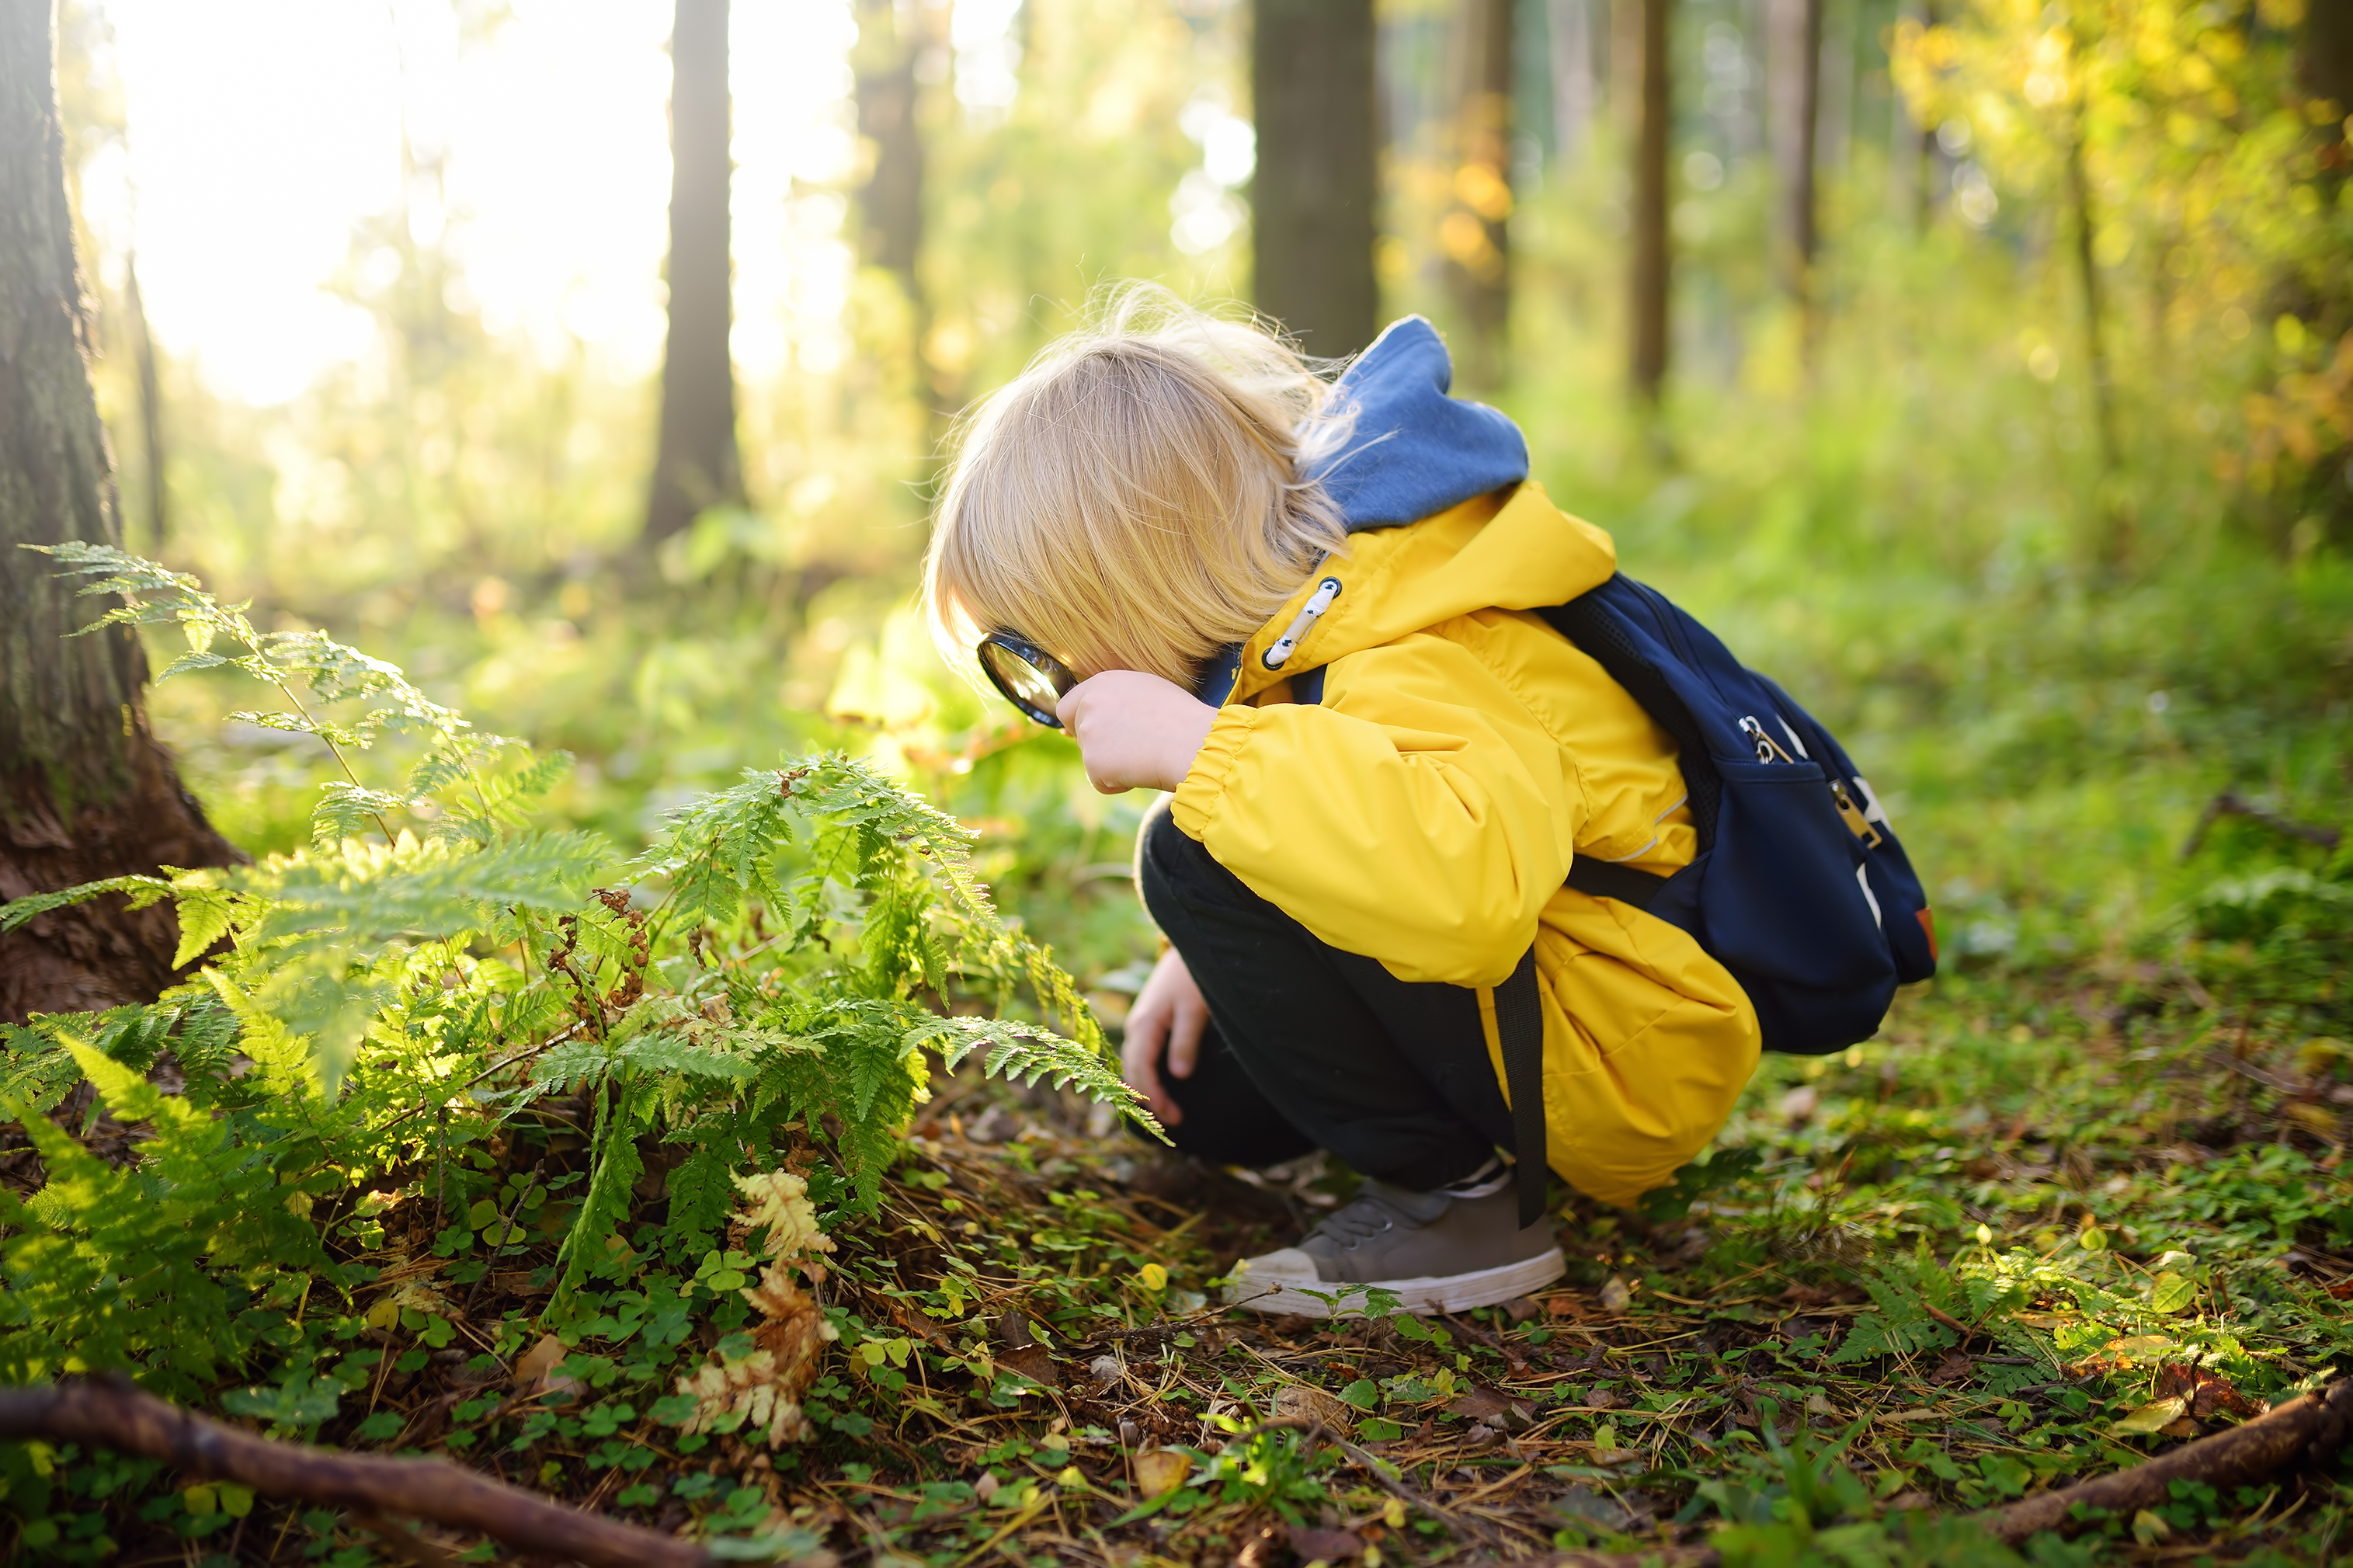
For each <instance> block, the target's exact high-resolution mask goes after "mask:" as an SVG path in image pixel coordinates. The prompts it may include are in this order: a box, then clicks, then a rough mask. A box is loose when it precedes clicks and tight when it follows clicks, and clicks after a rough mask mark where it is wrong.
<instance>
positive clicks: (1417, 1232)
mask: <svg viewBox="0 0 2353 1568" xmlns="http://www.w3.org/2000/svg"><path fill="white" fill-rule="evenodd" d="M1567 1271H1568V1264H1567V1260H1566V1259H1565V1258H1563V1257H1562V1256H1561V1254H1560V1247H1559V1246H1558V1245H1557V1244H1556V1243H1555V1241H1554V1240H1553V1233H1552V1226H1551V1225H1550V1224H1535V1225H1530V1226H1529V1227H1528V1228H1527V1229H1526V1230H1522V1229H1520V1213H1519V1197H1518V1195H1517V1194H1516V1193H1515V1192H1514V1191H1513V1188H1512V1184H1511V1181H1510V1180H1509V1179H1508V1177H1505V1178H1497V1179H1493V1180H1488V1181H1480V1180H1477V1179H1475V1178H1474V1179H1473V1181H1470V1182H1465V1183H1462V1184H1461V1185H1459V1186H1456V1187H1453V1188H1440V1189H1439V1190H1438V1191H1437V1192H1407V1191H1406V1190H1405V1189H1404V1188H1402V1187H1392V1186H1390V1185H1389V1184H1388V1182H1386V1181H1372V1180H1369V1179H1367V1180H1366V1182H1365V1184H1364V1185H1363V1186H1362V1187H1361V1188H1359V1189H1357V1192H1356V1197H1355V1198H1354V1199H1353V1200H1352V1201H1350V1202H1348V1203H1346V1204H1345V1205H1344V1206H1343V1207H1341V1208H1340V1209H1338V1210H1336V1211H1335V1212H1334V1213H1331V1214H1329V1215H1327V1216H1325V1218H1324V1220H1323V1222H1322V1223H1321V1224H1317V1225H1316V1227H1315V1228H1314V1230H1312V1231H1309V1232H1308V1233H1307V1234H1306V1235H1304V1236H1303V1237H1301V1238H1300V1242H1299V1245H1297V1246H1287V1247H1284V1248H1282V1250H1281V1251H1279V1252H1271V1253H1268V1254H1266V1255H1264V1256H1262V1257H1249V1258H1244V1259H1243V1260H1242V1261H1241V1262H1240V1263H1239V1264H1236V1265H1235V1266H1234V1272H1233V1276H1232V1280H1231V1283H1230V1284H1229V1285H1228V1286H1227V1287H1226V1292H1225V1294H1226V1300H1227V1301H1228V1302H1229V1304H1231V1305H1233V1306H1236V1307H1248V1308H1251V1309H1252V1310H1254V1311H1259V1312H1268V1313H1276V1314H1281V1313H1296V1314H1298V1315H1299V1316H1301V1317H1303V1318H1332V1317H1357V1316H1361V1315H1362V1314H1363V1312H1364V1310H1365V1307H1366V1295H1367V1293H1368V1292H1369V1291H1371V1290H1375V1289H1378V1290H1386V1291H1388V1292H1389V1293H1390V1294H1392V1295H1394V1296H1395V1297H1396V1298H1398V1309H1399V1310H1401V1311H1406V1312H1417V1313H1430V1312H1467V1311H1469V1310H1470V1309H1471V1308H1474V1307H1493V1306H1495V1305H1496V1304H1498V1303H1499V1302H1504V1301H1509V1300H1511V1299H1512V1298H1514V1297H1517V1296H1525V1295H1526V1294H1527V1293H1528V1292H1530V1291H1531V1290H1536V1289H1540V1288H1541V1287H1544V1286H1546V1285H1549V1284H1551V1283H1552V1282H1553V1281H1554V1280H1556V1279H1558V1278H1559V1277H1561V1276H1562V1275H1563V1274H1566V1273H1567ZM1311 1291H1313V1292H1314V1293H1315V1294H1314V1295H1311V1294H1309V1292H1311ZM1325 1298H1328V1299H1325Z"/></svg>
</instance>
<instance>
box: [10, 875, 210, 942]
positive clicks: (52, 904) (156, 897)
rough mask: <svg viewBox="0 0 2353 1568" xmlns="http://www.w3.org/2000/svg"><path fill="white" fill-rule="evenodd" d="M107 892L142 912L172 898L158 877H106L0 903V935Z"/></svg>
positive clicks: (161, 879)
mask: <svg viewBox="0 0 2353 1568" xmlns="http://www.w3.org/2000/svg"><path fill="white" fill-rule="evenodd" d="M109 893H123V894H128V895H130V897H131V907H132V908H133V909H144V908H146V907H147V906H149V905H151V904H159V903H161V902H163V901H164V899H166V898H168V897H170V896H171V895H172V885H171V884H170V883H168V882H166V881H164V879H163V878H162V877H160V876H110V877H107V878H106V879H105V880H103V881H101V882H85V883H83V884H81V885H79V886H78V887H61V888H59V889H58V891H56V892H55V893H32V894H27V895H25V896H24V897H22V898H18V899H14V900H12V901H10V902H9V903H6V904H0V936H5V934H7V933H8V932H10V931H13V930H15V929H16V927H19V926H22V925H23V924H25V922H26V921H27V920H30V919H32V918H34V917H35V916H40V915H46V914H47V913H48V912H49V911H50V910H52V909H64V908H67V907H69V906H72V905H76V904H87V903H88V902H90V900H91V899H93V898H97V897H100V896H102V895H106V894H109Z"/></svg>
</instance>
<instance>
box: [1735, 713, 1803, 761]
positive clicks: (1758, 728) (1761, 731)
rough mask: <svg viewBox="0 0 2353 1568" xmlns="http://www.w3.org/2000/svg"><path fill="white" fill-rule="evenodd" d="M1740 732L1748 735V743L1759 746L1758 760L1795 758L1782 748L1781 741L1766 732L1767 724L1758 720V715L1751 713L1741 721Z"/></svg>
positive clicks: (1789, 759) (1788, 759) (1790, 759)
mask: <svg viewBox="0 0 2353 1568" xmlns="http://www.w3.org/2000/svg"><path fill="white" fill-rule="evenodd" d="M1740 733H1741V734H1743V735H1745V736H1747V737H1748V744H1749V745H1751V746H1753V747H1756V748H1757V761H1759V762H1773V761H1781V762H1789V761H1792V760H1794V758H1791V757H1790V756H1789V754H1788V752H1786V751H1784V750H1782V749H1781V743H1780V742H1779V741H1778V740H1775V739H1774V738H1773V737H1772V736H1769V735H1767V734H1766V733H1765V726H1763V725H1761V724H1758V723H1757V715H1754V714H1751V715H1748V716H1747V717H1746V718H1744V719H1742V720H1741V721H1740Z"/></svg>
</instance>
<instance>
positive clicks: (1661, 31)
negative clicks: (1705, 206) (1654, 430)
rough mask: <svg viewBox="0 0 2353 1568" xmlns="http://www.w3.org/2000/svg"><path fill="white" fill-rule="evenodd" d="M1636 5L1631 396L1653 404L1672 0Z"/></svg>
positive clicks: (1658, 367)
mask: <svg viewBox="0 0 2353 1568" xmlns="http://www.w3.org/2000/svg"><path fill="white" fill-rule="evenodd" d="M1628 3H1629V4H1631V5H1639V6H1640V7H1641V20H1642V35H1641V88H1640V90H1639V92H1638V94H1637V96H1638V99H1639V101H1640V104H1641V110H1640V116H1641V118H1640V120H1639V122H1638V126H1637V130H1636V132H1635V137H1634V214H1633V217H1634V254H1633V273H1632V277H1631V278H1630V289H1629V293H1630V305H1631V311H1630V314H1631V317H1632V324H1633V336H1634V341H1633V364H1632V375H1631V376H1630V379H1631V381H1632V384H1633V388H1634V396H1635V397H1637V398H1639V399H1640V400H1641V402H1642V403H1644V404H1645V405H1648V406H1650V407H1653V408H1655V407H1656V406H1657V404H1658V401H1659V393H1660V391H1661V389H1662V387H1664V386H1665V384H1666V379H1667V304H1668V299H1669V285H1670V284H1671V282H1672V268H1673V265H1674V259H1673V255H1672V251H1671V250H1670V249H1669V248H1668V244H1667V132H1668V129H1669V125H1670V122H1671V119H1672V115H1673V112H1674V99H1673V95H1672V90H1671V89H1670V78H1669V76H1668V70H1667V67H1668V59H1667V37H1668V25H1669V23H1670V22H1671V20H1672V16H1671V15H1670V8H1671V6H1672V0H1628Z"/></svg>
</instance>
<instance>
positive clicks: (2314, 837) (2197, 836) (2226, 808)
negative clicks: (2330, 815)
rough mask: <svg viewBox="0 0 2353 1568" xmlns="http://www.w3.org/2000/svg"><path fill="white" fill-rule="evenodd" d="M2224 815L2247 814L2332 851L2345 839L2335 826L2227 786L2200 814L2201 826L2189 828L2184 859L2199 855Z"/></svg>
mask: <svg viewBox="0 0 2353 1568" xmlns="http://www.w3.org/2000/svg"><path fill="white" fill-rule="evenodd" d="M2224 817H2244V818H2246V819H2247V820H2248V821H2254V822H2261V823H2262V824H2263V826H2265V827H2267V828H2269V829H2271V831H2272V832H2275V833H2284V834H2286V835H2287V836H2288V837H2290V838H2293V839H2302V840H2303V841H2304V842H2306V843H2312V844H2318V845H2319V846H2320V847H2321V848H2323V849H2332V850H2333V849H2335V848H2336V847H2337V845H2338V844H2339V843H2340V842H2343V840H2344V835H2343V834H2342V833H2340V832H2337V830H2336V829H2335V828H2324V827H2319V826H2316V825H2315V824H2314V823H2311V822H2299V821H2296V820H2295V818H2293V817H2284V816H2281V815H2280V814H2279V813H2278V812H2277V811H2269V810H2264V809H2263V807H2261V806H2258V805H2256V804H2255V803H2254V802H2253V800H2248V799H2247V798H2246V797H2245V796H2244V795H2242V794H2240V793H2239V792H2238V791H2237V790H2236V789H2225V790H2223V791H2222V792H2221V794H2220V795H2217V796H2215V797H2214V798H2213V800H2210V801H2208V802H2207V803H2206V810H2204V811H2202V812H2200V814H2199V817H2198V825H2197V826H2196V827H2194V828H2192V829H2190V830H2189V842H2187V843H2185V844H2183V845H2182V846H2181V858H2182V859H2184V860H2189V859H2190V858H2191V857H2192V856H2194V855H2196V854H2197V853H2198V851H2199V850H2200V848H2201V847H2202V846H2203V845H2204V844H2205V842H2206V835H2207V834H2208V833H2209V832H2212V831H2213V827H2214V824H2215V823H2216V822H2218V821H2221V820H2222V819H2223V818H2224Z"/></svg>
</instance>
